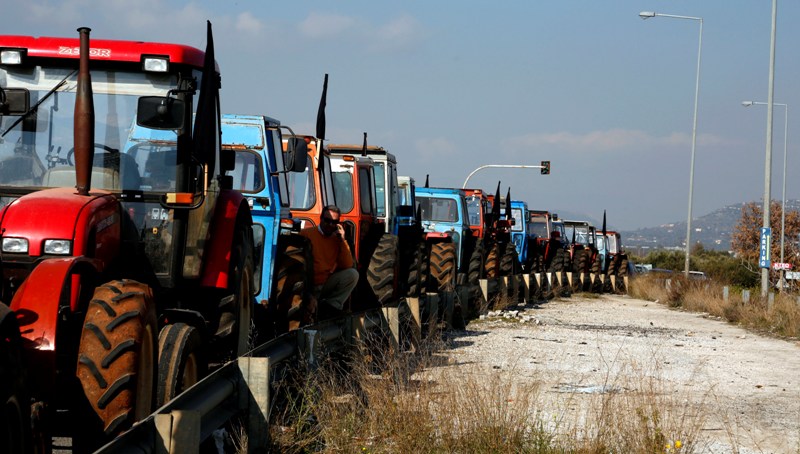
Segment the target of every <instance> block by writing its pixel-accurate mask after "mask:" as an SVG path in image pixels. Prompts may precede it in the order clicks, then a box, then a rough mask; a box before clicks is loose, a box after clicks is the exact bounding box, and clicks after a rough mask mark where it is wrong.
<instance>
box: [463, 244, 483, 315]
mask: <svg viewBox="0 0 800 454" xmlns="http://www.w3.org/2000/svg"><path fill="white" fill-rule="evenodd" d="M484 253H485V250H484V247H483V238H478V239H477V241H476V242H475V249H474V250H473V251H472V255H471V256H470V258H469V267H468V268H467V285H468V286H469V288H470V293H469V299H470V300H469V301H468V304H467V308H468V310H467V314H466V316H467V318H468V319H470V320H471V319H473V318H476V317H478V315H480V313H481V312H482V311H483V310H484V309H485V307H483V306H485V305H484V304H483V301H482V299H483V293H482V292H481V288H480V279H481V275H482V274H483V254H484Z"/></svg>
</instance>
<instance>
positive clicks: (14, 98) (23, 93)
mask: <svg viewBox="0 0 800 454" xmlns="http://www.w3.org/2000/svg"><path fill="white" fill-rule="evenodd" d="M3 92H4V93H5V95H6V100H5V102H3V103H0V115H22V114H24V113H25V112H27V111H28V110H29V109H30V105H31V94H30V92H29V91H28V90H27V89H25V88H6V89H3Z"/></svg>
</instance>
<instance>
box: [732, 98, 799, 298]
mask: <svg viewBox="0 0 800 454" xmlns="http://www.w3.org/2000/svg"><path fill="white" fill-rule="evenodd" d="M742 105H743V106H745V107H750V106H756V105H757V106H767V105H769V103H766V102H758V101H742ZM772 105H773V106H783V108H784V122H783V189H782V190H781V263H783V244H784V241H785V238H786V156H787V152H786V150H787V145H786V144H787V143H788V139H789V106H788V105H786V104H783V103H779V102H774V103H772ZM785 284H786V270H783V269H782V270H781V291H783V288H784V287H785Z"/></svg>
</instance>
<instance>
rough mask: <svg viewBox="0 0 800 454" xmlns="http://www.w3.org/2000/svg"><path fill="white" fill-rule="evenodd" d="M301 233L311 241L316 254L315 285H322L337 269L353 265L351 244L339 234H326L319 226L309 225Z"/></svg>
mask: <svg viewBox="0 0 800 454" xmlns="http://www.w3.org/2000/svg"><path fill="white" fill-rule="evenodd" d="M300 234H301V235H303V236H304V237H306V238H308V240H309V241H310V242H311V254H312V255H313V256H314V285H322V284H324V283H325V281H327V280H328V278H329V277H330V276H331V274H333V273H334V272H336V271H339V270H344V269H347V268H352V267H353V256H352V255H351V254H350V246H348V245H347V242H346V241H345V240H344V238H342V237H340V236H339V235H336V234H334V235H331V236H324V235H323V234H322V232H320V231H319V227H316V226H314V227H308V228H305V229H303V230H301V231H300Z"/></svg>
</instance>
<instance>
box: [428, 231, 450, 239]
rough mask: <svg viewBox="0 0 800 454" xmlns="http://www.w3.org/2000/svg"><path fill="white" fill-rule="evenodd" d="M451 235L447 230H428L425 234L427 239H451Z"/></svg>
mask: <svg viewBox="0 0 800 454" xmlns="http://www.w3.org/2000/svg"><path fill="white" fill-rule="evenodd" d="M449 239H450V235H448V234H447V233H445V232H428V233H426V234H425V240H426V241H436V240H449Z"/></svg>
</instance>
